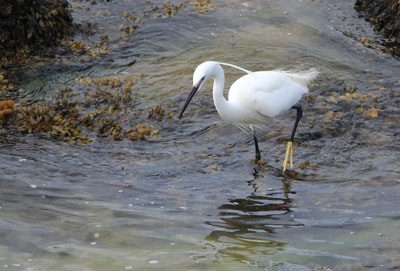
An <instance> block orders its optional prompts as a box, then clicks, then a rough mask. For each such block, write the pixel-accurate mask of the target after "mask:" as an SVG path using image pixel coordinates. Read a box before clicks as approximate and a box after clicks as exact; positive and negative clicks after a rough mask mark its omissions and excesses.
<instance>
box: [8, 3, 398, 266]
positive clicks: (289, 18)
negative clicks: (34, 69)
mask: <svg viewBox="0 0 400 271" xmlns="http://www.w3.org/2000/svg"><path fill="white" fill-rule="evenodd" d="M215 4H216V6H217V7H216V9H215V10H213V11H210V12H209V13H207V14H206V15H203V16H198V15H196V14H195V12H194V11H193V10H191V9H190V8H187V9H185V10H183V11H182V12H181V13H178V15H177V16H175V17H173V18H164V19H162V18H160V19H156V20H155V19H151V17H145V18H144V19H143V21H144V22H143V23H142V24H141V25H139V27H138V29H137V31H136V33H135V34H134V35H131V36H128V37H124V38H122V35H121V33H120V30H119V29H120V25H121V24H124V22H123V20H122V19H121V14H122V13H123V12H124V11H126V10H130V11H132V12H133V11H135V12H136V13H135V14H141V12H142V11H143V10H145V9H146V8H147V6H146V5H144V4H143V3H142V2H140V5H139V3H135V1H118V2H110V3H107V2H105V3H101V2H100V3H97V5H90V4H89V3H86V2H84V3H80V2H74V4H73V6H74V10H75V13H74V16H75V18H76V21H77V22H85V21H87V20H88V21H91V20H93V21H96V22H97V23H98V27H99V28H100V29H102V31H104V32H105V33H107V35H108V36H109V38H110V40H111V46H110V51H109V54H107V55H104V56H102V57H99V58H98V59H97V60H96V61H95V63H92V62H90V63H89V64H88V63H87V62H83V63H79V61H76V60H75V59H72V60H69V61H70V62H72V63H70V62H67V60H66V59H64V60H62V61H61V62H63V61H64V62H65V63H68V65H66V64H65V63H64V64H60V65H61V67H63V68H62V69H60V71H59V72H55V73H54V74H52V75H51V76H50V77H44V79H43V78H42V79H40V80H33V81H31V80H27V83H26V84H25V86H24V88H25V89H26V91H37V90H38V89H40V90H41V91H42V92H39V93H37V96H39V97H40V96H41V95H42V96H45V94H43V92H46V90H47V89H51V88H54V86H62V85H66V84H72V86H73V83H72V82H74V81H73V80H74V79H75V78H76V77H85V76H91V77H101V76H122V75H125V74H138V73H143V74H144V75H145V76H144V80H143V82H142V85H141V87H140V89H139V90H138V91H140V92H141V94H142V95H141V100H140V102H141V105H140V106H142V107H143V108H147V107H150V106H152V105H155V104H159V103H160V102H166V101H169V102H170V103H171V104H172V109H171V110H172V111H174V112H178V111H179V109H180V107H181V106H182V102H183V100H184V98H186V95H187V94H188V91H189V90H190V88H191V81H192V80H191V76H192V72H193V69H194V68H195V66H196V65H197V64H199V63H201V62H202V61H204V60H207V59H214V60H220V61H224V62H231V63H234V64H238V65H240V66H242V67H244V68H247V69H250V70H261V69H274V68H282V69H294V70H299V69H307V68H309V67H317V68H319V69H320V71H321V76H320V78H319V80H318V81H317V82H316V84H314V85H313V86H312V88H311V89H312V91H311V94H310V95H312V97H313V99H311V98H309V99H305V100H304V102H303V104H304V109H305V115H304V118H303V120H302V122H301V124H300V126H299V130H298V131H299V135H298V138H299V140H298V147H297V152H296V153H295V163H296V171H297V174H294V175H293V176H291V177H285V176H282V175H281V174H280V173H279V167H280V164H281V159H283V155H284V149H285V144H284V143H282V139H284V138H286V137H287V135H288V133H289V132H290V129H291V125H292V123H291V122H292V121H293V118H294V116H293V114H291V113H287V114H284V115H283V116H281V117H279V118H278V119H276V120H274V121H271V122H270V123H267V124H266V126H265V128H264V129H262V130H260V131H259V134H260V135H261V136H260V147H261V149H262V154H263V157H264V159H265V160H266V162H267V166H257V165H255V164H254V163H253V162H252V160H251V159H253V156H254V153H253V152H254V149H253V148H254V146H253V142H252V139H251V136H250V135H247V134H245V133H243V132H241V131H240V130H239V129H238V128H237V127H234V126H231V125H227V124H223V123H222V122H221V121H220V119H219V117H218V115H217V113H216V112H215V109H214V108H213V104H212V100H211V95H210V93H208V92H207V91H203V92H202V93H199V94H198V95H197V96H196V97H195V98H194V101H193V104H191V105H190V106H189V108H188V110H187V111H186V113H185V118H184V119H182V120H178V119H176V118H173V119H165V120H164V121H163V123H161V124H160V126H161V127H160V134H161V137H160V138H152V139H149V140H148V141H138V142H135V143H132V142H130V141H123V142H101V141H95V142H94V143H93V144H91V145H88V146H75V145H71V144H67V143H62V142H55V141H50V140H46V139H43V138H41V137H40V136H27V137H20V136H16V135H12V134H8V135H7V134H5V133H4V134H2V139H1V149H0V161H1V164H0V169H1V172H2V177H1V178H0V186H1V197H0V236H1V239H0V240H1V242H0V269H2V270H161V269H162V270H311V269H316V270H319V269H322V270H329V268H330V269H332V270H396V269H398V268H400V256H399V250H400V247H399V244H400V234H399V227H400V219H399V212H398V207H397V206H398V205H399V204H400V202H399V197H398V195H399V189H400V172H399V168H398V165H399V162H398V161H399V158H400V152H399V151H400V145H399V143H398V142H399V140H398V137H399V131H400V130H399V124H398V117H399V106H398V105H399V101H400V96H399V81H398V80H399V79H398V74H399V66H400V65H399V61H398V59H395V58H393V57H391V56H389V55H386V54H383V53H381V52H379V50H376V49H371V48H367V47H364V46H363V45H362V44H361V42H360V40H361V38H368V37H371V36H373V32H372V31H371V30H370V29H369V27H368V25H367V24H366V23H364V21H363V20H362V19H360V18H358V17H357V14H356V13H355V12H354V11H353V10H352V4H350V3H347V1H329V2H327V1H294V0H290V1H249V2H238V3H235V4H232V3H229V4H226V3H224V1H221V2H219V3H215ZM84 7H89V10H86V9H85V8H84ZM138 7H139V8H138ZM95 38H96V36H94V37H93V39H95ZM88 39H90V37H88ZM65 66H67V67H69V69H68V68H65ZM226 74H227V81H228V82H227V84H228V85H229V84H230V83H231V82H232V81H233V80H234V79H235V78H237V76H239V75H240V74H238V73H236V72H235V71H232V70H229V69H227V70H226ZM343 82H344V83H343ZM38 85H39V87H38ZM350 86H355V87H356V88H357V93H362V94H368V93H372V94H371V95H376V96H377V97H378V98H377V100H378V102H377V104H376V105H375V106H376V107H378V109H379V115H378V118H371V117H368V116H365V115H362V114H359V113H357V111H356V110H357V109H358V108H359V104H358V103H357V102H353V103H344V102H341V101H340V99H338V97H339V95H344V94H345V92H348V91H349V90H348V89H349V88H350ZM345 88H346V89H345ZM333 91H336V92H338V93H339V94H338V95H337V97H336V98H337V100H336V101H334V102H333V101H332V92H333ZM330 97H331V98H330ZM312 100H314V102H312ZM365 106H367V105H365ZM174 107H176V108H174ZM331 111H332V112H334V113H335V114H336V115H335V116H336V117H337V120H334V121H327V115H328V112H331ZM292 113H293V112H292ZM289 122H290V125H288V123H289ZM306 162H309V163H310V164H311V166H309V167H306V168H305V169H299V168H298V165H300V164H301V163H306Z"/></svg>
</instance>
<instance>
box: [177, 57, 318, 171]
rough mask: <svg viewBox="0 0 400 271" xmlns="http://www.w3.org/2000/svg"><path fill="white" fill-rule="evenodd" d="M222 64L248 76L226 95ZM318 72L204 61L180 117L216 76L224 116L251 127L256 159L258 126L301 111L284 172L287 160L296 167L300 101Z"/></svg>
mask: <svg viewBox="0 0 400 271" xmlns="http://www.w3.org/2000/svg"><path fill="white" fill-rule="evenodd" d="M221 65H224V66H229V67H233V68H236V69H239V70H241V71H243V72H245V73H247V74H246V75H244V76H242V77H240V78H239V79H238V80H237V81H235V82H234V83H233V84H232V86H231V88H230V90H229V94H228V99H226V98H225V97H224V83H225V75H224V70H223V69H222V67H221ZM317 75H318V71H317V70H315V69H310V70H309V71H306V72H302V73H291V72H285V71H257V72H251V71H248V70H246V69H243V68H240V67H238V66H235V65H232V64H229V63H222V62H215V61H206V62H204V63H202V64H200V65H199V66H198V67H197V68H196V70H195V72H194V74H193V88H192V91H191V92H190V94H189V96H188V97H187V99H186V101H185V104H184V106H183V108H182V111H181V113H180V115H179V118H182V115H183V113H184V112H185V109H186V108H187V106H188V104H189V103H190V101H191V100H192V98H193V96H194V95H195V94H196V92H197V91H198V90H199V89H200V88H201V87H202V86H203V85H204V83H205V82H206V81H207V79H214V85H213V99H214V104H215V107H216V109H217V111H218V114H219V115H220V117H221V118H222V119H223V120H224V121H226V122H228V123H233V124H236V125H238V126H239V127H245V126H247V125H248V126H249V127H250V129H251V131H252V132H253V137H254V144H255V151H256V160H260V159H261V154H260V149H259V147H258V140H257V136H256V132H255V129H254V128H255V127H257V126H260V125H262V124H265V122H266V121H268V120H269V119H270V118H274V117H276V116H277V115H279V114H281V113H282V112H284V111H286V110H289V109H291V108H293V109H296V110H297V116H296V121H295V123H294V127H293V130H292V134H291V136H290V140H289V141H288V143H287V147H286V155H285V159H284V161H283V164H282V171H283V172H285V171H286V167H287V163H288V162H289V163H290V169H291V170H293V141H294V136H295V133H296V129H297V125H298V123H299V121H300V119H301V117H302V113H303V110H302V108H301V106H300V105H296V103H297V102H298V101H299V100H300V98H301V97H302V96H303V94H305V93H307V92H308V87H307V85H308V83H309V82H311V81H312V80H313V79H315V78H316V76H317Z"/></svg>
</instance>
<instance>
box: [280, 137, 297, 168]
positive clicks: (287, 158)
mask: <svg viewBox="0 0 400 271" xmlns="http://www.w3.org/2000/svg"><path fill="white" fill-rule="evenodd" d="M288 162H289V163H290V170H293V168H294V166H293V142H292V141H289V142H288V143H287V146H286V155H285V160H283V164H282V173H285V171H286V166H287V163H288Z"/></svg>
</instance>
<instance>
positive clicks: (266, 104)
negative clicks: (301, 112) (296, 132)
mask: <svg viewBox="0 0 400 271" xmlns="http://www.w3.org/2000/svg"><path fill="white" fill-rule="evenodd" d="M307 91H308V89H307V87H304V86H303V85H301V84H299V83H297V82H295V81H294V80H292V78H290V77H288V76H287V75H286V74H285V73H284V72H278V71H264V72H253V73H250V74H248V75H245V76H243V77H241V78H239V79H238V80H237V81H236V82H234V83H233V85H232V87H231V89H230V91H229V95H228V98H229V101H232V102H235V103H236V104H240V105H241V108H242V109H244V110H245V111H246V112H247V114H246V115H248V118H252V119H254V120H256V119H257V120H261V119H263V118H264V117H271V118H272V117H275V116H277V115H279V114H281V113H282V112H284V111H286V110H288V109H290V108H291V107H292V106H293V105H294V104H296V103H297V102H298V101H299V100H300V98H301V96H302V95H303V94H304V93H306V92H307ZM263 116H264V117H263ZM257 122H258V121H257Z"/></svg>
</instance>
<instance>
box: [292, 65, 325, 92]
mask: <svg viewBox="0 0 400 271" xmlns="http://www.w3.org/2000/svg"><path fill="white" fill-rule="evenodd" d="M318 74H319V71H318V70H317V69H316V68H311V69H309V70H308V71H304V72H300V73H287V74H286V75H287V76H289V77H290V78H291V79H292V80H293V81H295V82H297V83H299V84H300V85H302V86H304V87H307V85H308V83H310V82H311V81H313V80H315V78H317V76H318Z"/></svg>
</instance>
